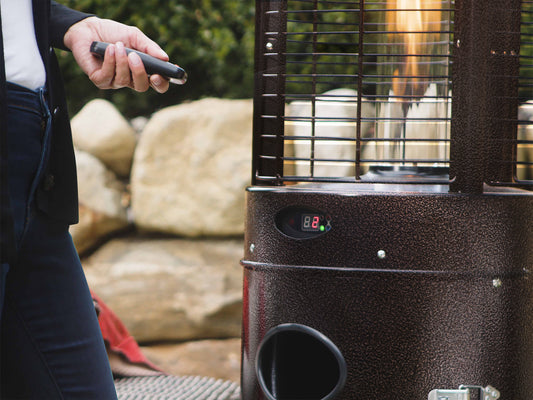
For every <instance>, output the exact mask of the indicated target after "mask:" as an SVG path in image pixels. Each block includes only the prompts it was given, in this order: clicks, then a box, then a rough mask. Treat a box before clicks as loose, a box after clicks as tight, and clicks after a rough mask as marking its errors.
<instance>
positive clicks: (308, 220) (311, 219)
mask: <svg viewBox="0 0 533 400" xmlns="http://www.w3.org/2000/svg"><path fill="white" fill-rule="evenodd" d="M322 219H324V218H323V217H322V216H321V215H319V214H302V226H301V229H302V231H304V232H320V226H321V224H320V220H322Z"/></svg>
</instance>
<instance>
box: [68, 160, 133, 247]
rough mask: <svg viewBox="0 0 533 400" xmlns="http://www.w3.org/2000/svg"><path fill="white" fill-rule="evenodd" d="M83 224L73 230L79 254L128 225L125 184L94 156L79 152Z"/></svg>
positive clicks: (78, 167)
mask: <svg viewBox="0 0 533 400" xmlns="http://www.w3.org/2000/svg"><path fill="white" fill-rule="evenodd" d="M76 164H77V170H78V193H79V202H80V209H79V211H80V222H79V223H78V224H77V225H73V226H71V227H70V233H71V235H72V239H73V241H74V245H75V246H76V249H77V250H78V252H79V253H83V252H84V251H86V250H87V249H89V248H91V247H92V246H94V245H95V244H97V243H98V242H100V241H101V240H102V238H104V237H106V236H107V235H109V234H110V233H112V232H115V231H117V230H120V229H123V228H125V227H126V226H128V218H127V214H126V208H125V207H124V204H123V199H124V185H123V184H122V183H120V182H119V181H118V180H117V179H116V177H115V175H114V174H113V173H111V172H110V171H109V170H108V169H106V168H105V166H104V165H103V164H102V163H101V162H100V161H99V160H98V159H97V158H95V157H93V156H92V155H90V154H88V153H85V152H83V151H79V150H77V151H76Z"/></svg>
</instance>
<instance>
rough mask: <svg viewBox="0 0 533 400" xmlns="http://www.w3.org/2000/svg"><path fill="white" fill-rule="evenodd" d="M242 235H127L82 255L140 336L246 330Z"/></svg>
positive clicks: (97, 287)
mask: <svg viewBox="0 0 533 400" xmlns="http://www.w3.org/2000/svg"><path fill="white" fill-rule="evenodd" d="M242 253H243V242H242V240H208V241H201V240H185V239H141V238H138V237H137V238H135V237H133V238H121V239H114V240H111V241H110V242H108V243H106V244H105V245H104V246H103V247H101V248H100V249H99V250H98V251H97V252H95V253H94V254H93V255H91V256H90V257H89V258H87V259H86V260H84V261H83V266H84V270H85V273H86V276H87V280H88V282H89V286H90V287H91V289H92V290H93V291H94V292H95V293H96V294H97V295H98V296H99V297H101V298H102V300H103V301H104V302H105V303H106V304H107V305H108V306H109V307H110V308H111V309H112V310H113V311H114V312H115V313H116V314H117V316H118V317H119V318H120V319H121V320H122V322H123V323H124V325H126V327H127V329H128V330H129V332H130V333H131V335H132V336H133V337H134V338H135V339H137V340H138V341H139V342H161V341H183V340H189V339H201V338H232V337H239V336H240V333H241V318H242V269H241V267H240V265H239V260H240V258H242Z"/></svg>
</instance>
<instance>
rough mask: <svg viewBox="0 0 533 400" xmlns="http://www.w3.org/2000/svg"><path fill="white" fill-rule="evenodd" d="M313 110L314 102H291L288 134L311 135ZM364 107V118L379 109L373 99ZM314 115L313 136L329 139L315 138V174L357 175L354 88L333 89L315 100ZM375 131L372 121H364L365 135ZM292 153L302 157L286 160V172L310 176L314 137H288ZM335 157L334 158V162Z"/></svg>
mask: <svg viewBox="0 0 533 400" xmlns="http://www.w3.org/2000/svg"><path fill="white" fill-rule="evenodd" d="M312 110H313V109H312V103H311V101H300V100H299V101H293V102H291V103H290V104H289V106H288V107H287V112H286V114H287V116H289V117H290V118H291V119H293V120H289V121H288V122H287V124H286V126H285V134H286V135H287V136H292V135H294V136H306V137H311V136H312V135H313V125H312V121H311V119H310V117H312V116H313V112H312ZM361 110H362V111H361V113H362V117H363V118H365V117H366V118H369V117H375V112H376V111H375V108H374V106H373V105H372V104H370V102H368V101H366V100H365V101H364V102H363V103H362V107H361ZM314 116H315V117H316V118H317V119H318V120H317V121H315V130H314V135H315V136H317V137H324V138H328V139H327V140H324V139H323V140H315V141H314V147H313V150H314V157H315V158H316V159H318V160H317V161H315V162H314V164H313V176H315V177H330V178H332V177H353V176H355V166H354V161H355V153H356V148H355V145H356V142H355V139H356V138H357V124H356V121H355V120H356V118H357V92H356V91H355V90H352V89H334V90H330V91H328V92H325V93H323V94H322V95H321V96H318V97H317V99H316V102H315V110H314ZM372 134H373V124H372V123H371V122H363V123H362V126H361V135H362V137H368V136H370V135H372ZM335 138H338V140H334V139H335ZM345 139H353V141H348V140H345ZM293 154H294V156H296V157H297V158H300V159H301V160H298V161H296V162H295V163H294V164H290V163H286V167H285V170H284V172H285V174H295V175H297V176H311V140H305V139H304V140H302V139H298V140H294V141H290V140H287V141H286V147H285V155H286V156H289V157H290V156H291V155H293ZM332 159H334V160H335V161H331V160H332ZM320 160H322V161H320ZM325 160H328V161H325Z"/></svg>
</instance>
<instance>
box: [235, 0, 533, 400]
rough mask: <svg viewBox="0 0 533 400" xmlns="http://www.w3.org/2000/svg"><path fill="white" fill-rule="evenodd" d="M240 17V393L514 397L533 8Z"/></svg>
mask: <svg viewBox="0 0 533 400" xmlns="http://www.w3.org/2000/svg"><path fill="white" fill-rule="evenodd" d="M256 18H257V24H256V58H255V64H256V75H255V76H256V92H255V99H254V132H253V135H254V143H253V177H252V186H251V187H250V188H249V189H248V190H247V193H246V196H247V214H246V233H245V254H244V258H243V260H242V265H243V267H244V311H243V347H242V394H243V400H256V399H257V400H273V399H274V400H293V399H305V400H315V399H324V400H326V399H327V400H329V399H343V400H354V399H357V400H387V399H390V400H398V399H409V400H425V399H429V400H443V399H447V400H469V399H483V400H496V399H504V400H531V398H533V320H532V317H533V290H532V289H533V287H532V286H533V280H532V278H531V277H530V270H531V268H532V267H533V193H531V191H530V190H531V188H532V187H533V174H532V172H533V134H532V132H533V122H532V121H533V112H530V108H533V105H530V103H529V102H528V101H530V100H531V99H533V92H532V88H533V85H532V83H533V57H532V56H533V25H532V24H533V2H531V1H520V0H484V1H475V0H455V1H452V0H359V1H350V0H337V1H333V0H256Z"/></svg>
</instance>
